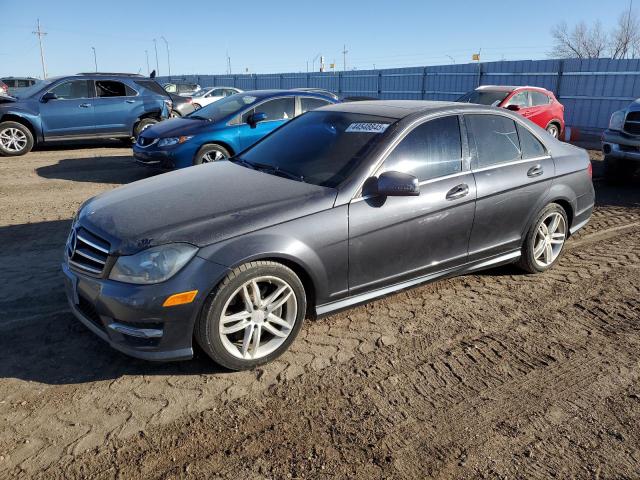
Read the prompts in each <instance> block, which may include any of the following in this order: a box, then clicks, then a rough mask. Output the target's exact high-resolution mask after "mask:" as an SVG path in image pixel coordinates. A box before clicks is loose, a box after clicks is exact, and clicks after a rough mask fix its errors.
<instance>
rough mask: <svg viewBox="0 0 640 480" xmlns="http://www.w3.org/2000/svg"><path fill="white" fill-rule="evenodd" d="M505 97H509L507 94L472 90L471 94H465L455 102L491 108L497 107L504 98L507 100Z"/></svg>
mask: <svg viewBox="0 0 640 480" xmlns="http://www.w3.org/2000/svg"><path fill="white" fill-rule="evenodd" d="M507 95H509V92H499V91H491V90H473V91H472V92H469V93H465V94H464V95H463V96H461V97H460V98H459V99H458V100H456V101H457V102H462V103H477V104H479V105H491V106H493V107H497V106H498V105H500V103H502V101H503V100H504V99H505V98H507Z"/></svg>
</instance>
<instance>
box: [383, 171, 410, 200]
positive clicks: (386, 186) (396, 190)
mask: <svg viewBox="0 0 640 480" xmlns="http://www.w3.org/2000/svg"><path fill="white" fill-rule="evenodd" d="M377 190H378V191H377V193H378V195H382V196H386V197H416V196H418V195H420V184H419V182H418V179H417V178H416V177H414V176H413V175H409V174H408V173H402V172H384V173H382V174H380V177H378V189H377Z"/></svg>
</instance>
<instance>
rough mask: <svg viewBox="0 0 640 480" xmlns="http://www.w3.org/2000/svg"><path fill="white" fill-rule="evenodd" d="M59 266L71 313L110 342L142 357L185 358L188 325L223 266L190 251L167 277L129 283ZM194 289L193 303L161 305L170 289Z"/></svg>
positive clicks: (189, 343) (190, 353)
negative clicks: (177, 269)
mask: <svg viewBox="0 0 640 480" xmlns="http://www.w3.org/2000/svg"><path fill="white" fill-rule="evenodd" d="M62 272H63V274H64V280H65V290H66V294H67V299H68V301H69V306H70V307H71V311H72V312H73V313H74V315H75V316H76V317H77V318H78V319H79V320H80V321H81V322H82V323H83V324H84V325H85V326H86V327H87V328H88V329H89V330H91V331H92V332H93V333H94V334H96V335H97V336H98V337H100V338H101V339H103V340H104V341H106V342H107V343H108V344H109V345H110V346H111V347H113V348H115V349H116V350H119V351H121V352H123V353H125V354H127V355H130V356H132V357H136V358H141V359H144V360H156V361H167V360H185V359H189V358H191V357H192V356H193V348H192V337H193V326H194V323H195V321H196V319H197V317H198V315H199V314H200V311H201V309H202V306H203V304H204V301H205V299H206V297H207V295H208V294H209V292H210V291H211V289H212V288H213V286H214V285H215V284H217V283H218V282H219V281H220V280H221V279H222V278H223V277H224V275H226V274H227V272H228V269H227V267H224V266H222V265H218V264H216V263H213V262H209V261H207V260H204V259H202V258H200V257H197V256H196V257H194V258H193V259H192V260H191V261H190V262H189V263H188V264H187V266H185V267H184V268H183V269H182V270H181V271H180V272H178V273H177V274H176V275H175V276H174V277H172V278H171V279H169V280H167V281H166V282H162V283H158V284H154V285H132V284H126V283H122V282H116V281H113V280H109V279H106V278H94V277H90V276H87V275H84V274H82V273H79V272H76V271H75V270H72V269H71V268H70V267H69V265H68V264H67V263H66V262H64V263H63V264H62ZM190 290H198V295H197V296H196V298H195V300H194V301H193V302H192V303H189V304H186V305H178V306H174V307H163V306H162V304H163V302H164V301H165V300H166V298H167V297H169V296H170V295H173V294H174V293H179V292H183V291H190Z"/></svg>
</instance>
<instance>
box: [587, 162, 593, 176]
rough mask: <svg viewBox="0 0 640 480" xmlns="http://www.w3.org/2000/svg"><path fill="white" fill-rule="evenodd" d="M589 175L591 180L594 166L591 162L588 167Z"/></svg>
mask: <svg viewBox="0 0 640 480" xmlns="http://www.w3.org/2000/svg"><path fill="white" fill-rule="evenodd" d="M587 174H588V175H589V178H593V165H591V162H589V166H588V167H587Z"/></svg>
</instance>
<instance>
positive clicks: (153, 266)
mask: <svg viewBox="0 0 640 480" xmlns="http://www.w3.org/2000/svg"><path fill="white" fill-rule="evenodd" d="M197 251H198V248H197V247H194V246H193V245H190V244H188V243H170V244H167V245H160V246H158V247H153V248H149V249H147V250H143V251H142V252H139V253H136V254H135V255H124V256H122V257H118V260H117V261H116V263H115V265H114V266H113V268H112V269H111V273H110V274H109V278H110V279H111V280H117V281H119V282H126V283H138V284H150V283H159V282H164V281H165V280H168V279H169V278H171V277H173V276H174V275H175V274H176V273H178V271H179V270H180V269H181V268H182V267H184V266H185V265H186V264H187V262H188V261H189V260H191V259H192V258H193V256H194V255H195V254H196V252H197Z"/></svg>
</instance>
